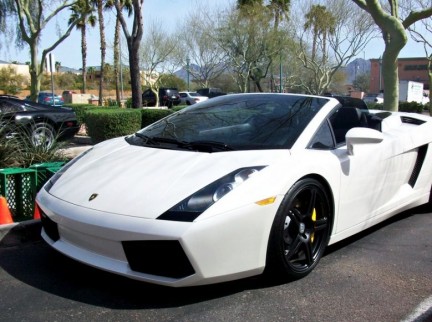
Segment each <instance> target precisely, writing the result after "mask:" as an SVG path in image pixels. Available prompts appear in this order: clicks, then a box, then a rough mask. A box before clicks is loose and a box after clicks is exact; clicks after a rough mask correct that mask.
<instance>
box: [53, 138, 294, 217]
mask: <svg viewBox="0 0 432 322" xmlns="http://www.w3.org/2000/svg"><path fill="white" fill-rule="evenodd" d="M287 155H289V151H288V150H271V151H269V150H266V151H264V150H261V151H257V150H255V151H229V152H218V153H202V152H191V151H179V150H167V149H158V148H148V147H140V146H133V145H129V144H128V143H127V142H126V141H125V140H124V139H115V140H111V141H108V142H104V143H102V144H101V145H98V146H96V147H94V148H93V149H92V150H91V151H90V152H89V153H87V154H86V155H85V156H84V157H82V158H80V159H79V160H78V161H77V162H75V163H74V164H73V165H72V166H71V167H70V168H69V169H68V170H67V171H66V172H65V173H64V174H63V175H62V176H61V177H60V178H59V179H58V181H57V182H56V183H55V184H54V186H53V187H52V188H51V189H50V192H49V193H50V194H51V195H53V196H55V197H56V198H59V199H62V200H64V201H66V202H69V203H72V204H75V205H79V206H82V207H86V208H91V209H94V210H99V211H104V212H109V213H116V214H122V215H127V216H134V217H142V218H157V217H158V216H159V215H161V214H162V213H163V212H165V211H166V210H168V209H170V208H171V207H173V206H174V205H176V204H177V203H179V202H180V201H182V200H183V199H185V198H186V197H188V196H190V195H191V194H193V193H195V192H196V191H198V190H199V189H201V188H203V187H205V186H207V185H208V184H210V183H212V182H213V181H215V180H217V179H220V178H221V177H223V176H225V175H227V174H228V173H230V172H232V171H235V170H237V169H239V168H243V167H250V166H267V165H269V164H270V163H272V162H275V160H281V159H282V156H287ZM95 196H96V197H95Z"/></svg>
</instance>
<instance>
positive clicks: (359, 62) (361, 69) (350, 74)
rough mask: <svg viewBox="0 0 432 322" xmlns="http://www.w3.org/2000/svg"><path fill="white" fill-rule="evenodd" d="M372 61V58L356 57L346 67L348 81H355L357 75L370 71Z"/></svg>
mask: <svg viewBox="0 0 432 322" xmlns="http://www.w3.org/2000/svg"><path fill="white" fill-rule="evenodd" d="M370 69H371V63H370V60H365V59H362V58H356V59H354V60H353V61H352V62H350V63H349V64H348V65H346V67H345V74H346V76H347V82H348V83H353V82H354V80H355V78H356V76H359V75H361V74H368V73H370Z"/></svg>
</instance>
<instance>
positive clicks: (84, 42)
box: [81, 25, 87, 94]
mask: <svg viewBox="0 0 432 322" xmlns="http://www.w3.org/2000/svg"><path fill="white" fill-rule="evenodd" d="M86 37H87V36H86V27H85V25H83V26H82V27H81V57H82V82H83V83H82V90H81V93H83V94H85V93H86V90H87V40H86Z"/></svg>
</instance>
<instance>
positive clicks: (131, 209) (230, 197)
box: [37, 94, 432, 287]
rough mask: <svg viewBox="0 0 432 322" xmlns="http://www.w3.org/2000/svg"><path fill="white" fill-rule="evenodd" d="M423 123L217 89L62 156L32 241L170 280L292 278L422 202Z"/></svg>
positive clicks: (431, 176)
mask: <svg viewBox="0 0 432 322" xmlns="http://www.w3.org/2000/svg"><path fill="white" fill-rule="evenodd" d="M360 102H361V101H360ZM431 120H432V118H430V117H428V116H425V115H420V114H409V113H390V112H383V111H368V110H367V108H365V107H361V106H359V105H358V106H356V105H355V104H352V100H349V99H340V98H339V99H336V98H333V97H319V96H306V95H290V94H236V95H227V96H221V97H217V98H214V99H211V100H208V101H205V102H202V103H199V104H196V105H193V106H190V107H188V108H185V109H183V110H181V111H180V112H177V113H175V114H172V115H170V116H168V117H166V118H164V119H162V120H160V121H158V122H156V123H154V124H152V125H150V126H148V127H146V128H144V129H142V130H141V131H139V132H137V133H135V134H133V135H130V136H127V137H123V138H117V139H113V140H110V141H106V142H103V143H101V144H98V145H96V146H94V147H93V148H92V149H91V150H89V151H87V152H86V153H84V154H82V155H80V156H78V157H77V158H75V159H74V160H72V161H71V162H70V163H68V164H67V165H66V166H65V167H64V168H63V169H62V170H60V171H59V172H58V173H57V174H56V175H55V176H54V177H52V179H51V180H50V181H49V182H48V183H47V184H46V185H45V186H44V188H43V189H42V190H41V191H40V192H39V194H38V196H37V203H38V205H39V209H40V213H41V218H42V224H43V230H42V236H43V238H44V239H45V241H46V242H47V243H49V244H50V245H51V246H52V247H54V248H55V249H56V250H58V251H60V252H62V253H64V254H66V255H67V256H70V257H72V258H74V259H76V260H78V261H81V262H83V263H86V264H89V265H92V266H95V267H98V268H100V269H103V270H107V271H110V272H113V273H116V274H121V275H124V276H127V277H130V278H133V279H137V280H141V281H146V282H150V283H157V284H162V285H168V286H176V287H178V286H190V285H201V284H209V283H217V282H222V281H228V280H234V279H239V278H243V277H247V276H252V275H258V274H261V273H263V272H264V270H265V269H266V270H269V271H271V272H272V273H277V274H280V275H281V276H288V277H294V278H299V277H302V276H305V275H306V274H308V273H310V272H311V271H312V270H313V269H314V267H315V266H316V265H317V263H318V261H319V259H320V257H321V256H322V254H323V252H324V249H325V247H326V246H327V245H329V244H333V243H336V242H337V241H340V240H342V239H344V238H347V237H349V236H352V235H354V234H356V233H358V232H360V231H362V230H364V229H366V228H368V227H370V226H372V225H374V224H376V223H378V222H381V221H383V220H385V219H386V218H389V217H390V216H393V215H395V214H397V213H399V212H401V211H403V210H405V209H409V208H412V207H415V206H418V205H421V204H425V203H427V202H428V201H429V195H430V190H431V183H432V160H431V157H432V155H431V153H432V150H430V148H431V147H430V145H431V142H432V121H431Z"/></svg>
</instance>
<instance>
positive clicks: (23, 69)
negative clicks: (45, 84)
mask: <svg viewBox="0 0 432 322" xmlns="http://www.w3.org/2000/svg"><path fill="white" fill-rule="evenodd" d="M0 68H12V69H14V70H15V72H16V74H17V75H22V76H24V77H26V78H27V79H30V71H29V65H27V64H19V63H8V62H6V61H3V60H0Z"/></svg>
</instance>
